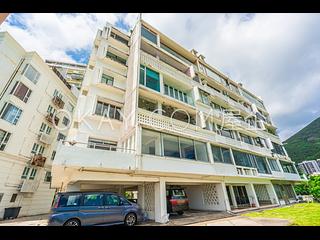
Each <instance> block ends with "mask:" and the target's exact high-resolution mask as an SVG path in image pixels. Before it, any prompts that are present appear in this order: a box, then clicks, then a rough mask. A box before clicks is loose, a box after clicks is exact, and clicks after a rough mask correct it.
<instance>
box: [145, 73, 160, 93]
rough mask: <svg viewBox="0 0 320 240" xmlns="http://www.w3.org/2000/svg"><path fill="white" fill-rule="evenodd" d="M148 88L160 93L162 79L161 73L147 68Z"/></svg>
mask: <svg viewBox="0 0 320 240" xmlns="http://www.w3.org/2000/svg"><path fill="white" fill-rule="evenodd" d="M146 70H147V71H146V86H147V87H148V88H151V89H153V90H155V91H158V92H160V77H159V73H157V72H155V71H153V70H151V69H149V68H146Z"/></svg>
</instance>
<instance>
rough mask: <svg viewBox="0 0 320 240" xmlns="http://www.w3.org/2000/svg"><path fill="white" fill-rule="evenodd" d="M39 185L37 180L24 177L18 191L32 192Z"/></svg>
mask: <svg viewBox="0 0 320 240" xmlns="http://www.w3.org/2000/svg"><path fill="white" fill-rule="evenodd" d="M39 185H40V181H39V180H31V179H25V180H23V182H22V184H21V186H20V187H19V191H20V192H21V193H34V192H36V191H37V190H38V188H39Z"/></svg>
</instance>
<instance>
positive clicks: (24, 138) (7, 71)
mask: <svg viewBox="0 0 320 240" xmlns="http://www.w3.org/2000/svg"><path fill="white" fill-rule="evenodd" d="M26 66H27V67H26ZM31 67H33V68H34V69H35V71H33V72H32V74H31V71H30V70H28V69H29V68H31ZM29 74H30V75H29ZM30 78H31V79H32V80H33V81H31V80H30ZM16 84H17V85H16ZM20 84H23V85H20ZM17 86H24V87H23V88H21V87H20V88H19V87H17ZM23 89H28V92H30V91H31V94H30V95H28V93H27V94H25V92H24V91H23ZM55 90H57V91H58V92H59V94H61V96H62V101H63V102H64V107H63V109H64V110H65V111H66V112H61V113H57V115H56V116H57V117H58V118H59V119H60V120H59V123H58V125H57V126H58V127H59V128H64V130H57V129H56V128H55V127H54V126H53V124H51V123H49V122H48V121H47V120H46V116H47V114H48V112H47V110H48V106H49V105H51V106H52V108H53V109H56V110H58V109H59V107H57V106H56V105H55V104H54V102H53V95H54V92H55ZM8 103H10V104H12V105H13V106H15V107H16V108H18V109H20V110H19V111H21V114H20V117H18V116H17V115H16V113H15V112H14V111H12V109H11V108H10V109H9V108H6V106H7V105H8ZM75 105H76V96H74V95H73V94H72V92H71V90H70V89H69V88H68V87H67V86H66V85H65V84H64V83H63V82H62V81H61V79H59V78H58V77H57V76H56V75H55V73H54V72H53V71H52V70H51V69H50V68H49V67H48V66H47V64H46V63H45V62H44V61H43V60H42V59H41V58H40V56H39V55H38V54H37V53H36V52H26V51H25V50H24V49H23V48H22V47H21V46H20V45H19V44H18V43H17V42H16V41H15V40H14V39H13V38H12V36H11V35H10V34H9V33H8V32H1V33H0V111H1V113H0V131H1V134H0V143H1V150H0V169H1V170H0V199H1V200H0V219H2V218H3V216H4V211H5V208H11V207H21V209H20V213H19V217H20V216H30V215H36V214H44V213H48V212H49V210H50V206H51V203H52V201H53V196H54V193H55V189H54V188H51V183H50V181H51V180H50V173H51V166H52V157H53V152H54V151H55V150H56V147H57V142H58V141H57V137H58V134H59V133H61V134H63V135H64V136H67V132H68V128H67V127H66V126H65V125H64V124H63V122H65V121H66V120H64V117H67V118H68V119H69V121H71V120H72V119H71V117H72V111H73V110H72V107H75ZM13 119H16V122H15V123H14V121H13ZM42 123H43V124H45V125H42ZM65 123H66V122H65ZM41 126H42V130H43V131H42V133H41V131H40V128H41ZM50 128H51V130H50ZM3 133H6V134H10V136H9V138H8V139H6V140H4V138H3ZM60 136H62V135H60ZM34 144H39V145H38V147H37V149H34V150H36V152H35V153H31V151H32V149H33V147H34ZM41 146H43V147H44V150H43V153H42V148H41ZM35 148H36V147H35ZM39 153H40V154H39ZM41 153H42V154H41ZM36 155H38V156H40V155H41V156H40V157H41V159H42V160H43V159H44V158H46V159H45V161H44V165H43V164H39V166H36V165H33V163H32V162H33V161H32V159H34V156H36ZM43 157H44V158H43ZM42 165H43V166H42ZM27 168H29V170H27ZM25 169H26V170H25ZM24 170H25V174H24V176H22V175H23V172H24ZM27 171H28V172H27ZM15 194H16V197H14V196H15ZM14 198H15V199H14Z"/></svg>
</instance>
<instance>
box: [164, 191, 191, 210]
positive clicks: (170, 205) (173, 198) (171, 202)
mask: <svg viewBox="0 0 320 240" xmlns="http://www.w3.org/2000/svg"><path fill="white" fill-rule="evenodd" d="M188 209H189V201H188V198H187V195H186V192H185V191H184V189H183V188H169V189H167V212H168V213H178V214H179V215H182V214H183V211H186V210H188Z"/></svg>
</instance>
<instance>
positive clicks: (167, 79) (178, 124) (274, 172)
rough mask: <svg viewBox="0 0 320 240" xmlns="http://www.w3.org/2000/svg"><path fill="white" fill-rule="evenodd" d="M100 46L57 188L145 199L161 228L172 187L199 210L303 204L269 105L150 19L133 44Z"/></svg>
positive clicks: (106, 40)
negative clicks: (180, 189) (127, 193)
mask: <svg viewBox="0 0 320 240" xmlns="http://www.w3.org/2000/svg"><path fill="white" fill-rule="evenodd" d="M93 45H94V46H93V50H92V53H91V56H90V60H89V63H88V66H87V69H86V74H85V77H84V80H83V83H82V87H81V90H80V95H79V98H78V102H77V106H76V109H75V112H74V118H73V122H72V126H71V129H70V132H69V135H68V137H67V141H65V142H63V143H59V146H58V149H57V155H56V158H55V160H54V161H53V170H52V173H53V179H52V186H54V187H56V188H58V189H59V191H79V190H110V191H117V192H119V193H124V192H125V191H128V190H131V191H137V192H138V203H139V204H140V205H141V206H142V208H143V209H144V210H145V212H146V213H147V214H148V217H149V218H150V219H154V220H155V221H157V222H165V221H166V216H167V208H166V188H167V187H168V186H170V185H179V186H181V187H183V188H184V189H185V191H186V193H187V195H188V198H189V205H190V208H191V209H198V210H217V211H237V210H238V209H243V208H250V207H256V208H259V207H264V206H270V205H278V204H288V203H292V202H294V201H295V200H296V195H295V192H294V189H293V187H292V185H293V184H295V183H297V182H299V181H301V180H300V177H299V175H298V174H297V170H296V168H295V166H294V163H293V162H292V161H291V160H290V157H289V156H288V155H287V153H286V151H285V149H284V147H283V146H282V143H281V140H280V139H279V137H278V136H277V135H276V127H275V126H274V124H273V123H272V122H271V120H270V116H269V113H268V111H267V110H266V108H265V106H264V104H263V101H262V100H261V99H260V98H258V97H256V96H255V95H254V94H252V93H250V92H249V91H248V90H246V89H245V88H244V87H243V86H242V85H241V84H238V83H236V82H234V81H233V80H231V79H230V78H228V77H227V76H226V75H224V74H223V73H222V72H220V71H218V70H217V69H216V68H214V67H212V66H210V65H209V64H208V63H207V62H206V61H205V58H204V56H203V55H200V54H198V53H197V52H196V51H195V50H192V51H188V50H186V49H185V48H183V47H182V46H181V45H179V44H178V43H176V42H174V41H173V40H171V39H170V38H169V37H168V36H166V35H164V34H162V33H161V32H160V31H158V30H157V29H155V28H154V27H152V26H150V25H149V24H148V23H146V22H145V21H143V20H139V21H138V22H137V24H136V25H135V27H134V29H133V30H132V31H131V33H130V35H128V34H126V33H124V32H121V31H120V30H118V29H117V28H115V27H113V26H112V25H110V24H107V25H106V26H105V27H104V28H103V30H98V32H97V35H96V37H95V40H94V44H93ZM257 81H258V80H257Z"/></svg>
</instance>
